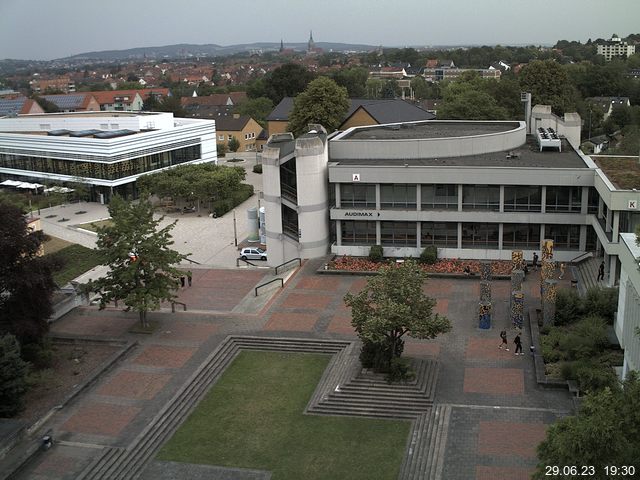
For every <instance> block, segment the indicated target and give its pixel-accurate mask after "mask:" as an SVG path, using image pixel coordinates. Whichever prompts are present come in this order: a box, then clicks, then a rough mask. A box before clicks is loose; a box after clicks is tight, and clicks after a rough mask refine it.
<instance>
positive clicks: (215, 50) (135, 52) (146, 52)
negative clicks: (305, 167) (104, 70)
mask: <svg viewBox="0 0 640 480" xmlns="http://www.w3.org/2000/svg"><path fill="white" fill-rule="evenodd" d="M284 46H285V48H293V49H294V50H301V51H302V50H305V49H306V48H307V44H306V43H285V44H284ZM316 46H317V47H319V48H322V49H323V50H325V51H330V50H333V51H337V52H344V51H348V50H355V51H369V50H374V49H375V48H377V47H374V46H372V45H362V44H350V43H331V42H317V43H316ZM279 48H280V43H270V42H258V43H244V44H238V45H228V46H222V45H216V44H213V43H211V44H206V45H193V44H188V43H181V44H177V45H165V46H162V47H138V48H129V49H127V50H104V51H101V52H87V53H80V54H78V55H73V56H71V57H65V58H61V59H58V60H127V59H132V58H143V57H145V56H146V57H147V58H165V57H166V58H173V57H180V56H209V57H215V56H221V55H233V54H235V53H240V52H247V51H251V50H263V51H276V50H278V49H279Z"/></svg>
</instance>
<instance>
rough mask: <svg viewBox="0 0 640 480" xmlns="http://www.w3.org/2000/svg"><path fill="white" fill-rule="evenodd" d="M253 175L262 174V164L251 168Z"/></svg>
mask: <svg viewBox="0 0 640 480" xmlns="http://www.w3.org/2000/svg"><path fill="white" fill-rule="evenodd" d="M253 173H262V164H261V163H258V164H257V165H254V166H253Z"/></svg>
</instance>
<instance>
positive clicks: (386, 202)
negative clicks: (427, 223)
mask: <svg viewBox="0 0 640 480" xmlns="http://www.w3.org/2000/svg"><path fill="white" fill-rule="evenodd" d="M380 208H392V209H400V210H407V209H413V210H415V209H416V186H415V185H405V184H398V185H395V184H394V185H380Z"/></svg>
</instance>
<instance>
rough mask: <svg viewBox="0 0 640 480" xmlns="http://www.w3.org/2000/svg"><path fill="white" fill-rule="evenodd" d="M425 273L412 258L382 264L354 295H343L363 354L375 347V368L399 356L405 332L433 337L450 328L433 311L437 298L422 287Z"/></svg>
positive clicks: (415, 336)
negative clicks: (390, 264)
mask: <svg viewBox="0 0 640 480" xmlns="http://www.w3.org/2000/svg"><path fill="white" fill-rule="evenodd" d="M426 278H427V274H426V273H425V272H424V271H423V270H422V269H421V268H420V267H419V266H418V265H417V264H416V263H415V262H413V261H406V262H404V263H402V264H401V265H400V266H395V265H392V266H388V267H383V268H382V269H381V270H380V273H379V274H378V275H376V276H375V277H373V278H371V279H369V280H368V281H367V285H366V286H365V287H364V289H362V291H360V292H359V293H357V294H355V295H354V294H352V293H348V294H347V295H345V297H344V301H345V303H346V304H347V306H349V307H351V314H352V320H351V324H352V325H353V327H354V328H355V330H356V332H357V334H358V336H359V337H360V339H361V340H362V342H363V344H364V347H363V355H361V359H363V356H365V355H368V354H369V352H370V350H371V349H372V348H373V350H375V352H374V354H373V356H374V357H375V360H374V361H373V365H372V366H374V367H376V368H378V369H384V367H385V366H386V367H387V368H388V367H390V366H391V362H392V361H393V360H394V359H395V358H398V357H400V355H401V353H402V348H403V345H404V340H403V337H404V335H407V334H408V335H410V336H411V337H413V338H435V337H437V336H438V335H439V334H441V333H445V332H448V331H449V330H451V323H450V322H449V320H448V319H447V318H446V317H443V316H442V315H440V314H438V313H434V312H433V308H434V307H435V305H436V301H435V299H433V298H430V297H428V296H427V295H426V294H425V293H424V290H423V287H424V281H425V280H426Z"/></svg>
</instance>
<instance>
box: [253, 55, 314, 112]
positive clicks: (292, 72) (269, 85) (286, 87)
mask: <svg viewBox="0 0 640 480" xmlns="http://www.w3.org/2000/svg"><path fill="white" fill-rule="evenodd" d="M314 78H315V74H314V73H313V72H310V71H309V70H307V68H306V67H304V66H303V65H298V64H296V63H287V64H285V65H282V66H281V67H278V68H276V69H275V70H274V71H272V72H269V73H268V74H267V75H266V77H265V79H264V82H263V83H262V87H263V88H264V91H263V92H262V93H260V95H259V96H265V97H269V98H270V99H271V101H272V102H273V103H274V105H277V104H278V103H280V100H282V99H283V98H284V97H295V96H296V95H298V94H299V93H300V92H302V91H303V90H304V89H305V88H307V85H308V84H309V82H311V81H312V80H313V79H314ZM252 93H253V95H255V94H256V93H258V92H257V91H255V90H254V91H252Z"/></svg>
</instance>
